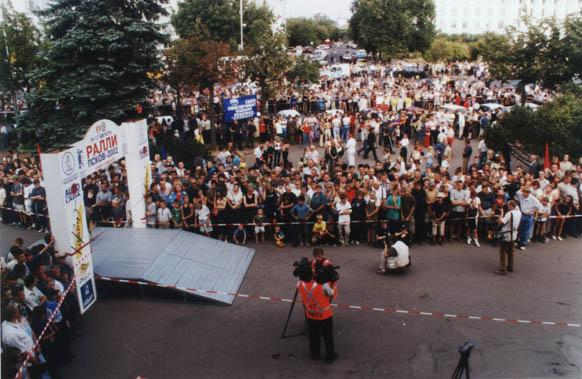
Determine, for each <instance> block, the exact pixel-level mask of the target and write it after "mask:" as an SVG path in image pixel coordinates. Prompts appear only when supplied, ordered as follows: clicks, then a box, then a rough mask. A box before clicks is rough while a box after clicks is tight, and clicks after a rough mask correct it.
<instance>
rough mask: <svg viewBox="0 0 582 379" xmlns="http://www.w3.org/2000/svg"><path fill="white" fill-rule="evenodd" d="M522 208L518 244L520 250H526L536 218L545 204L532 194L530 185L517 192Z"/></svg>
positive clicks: (516, 196) (517, 198)
mask: <svg viewBox="0 0 582 379" xmlns="http://www.w3.org/2000/svg"><path fill="white" fill-rule="evenodd" d="M515 199H516V200H517V201H518V202H519V208H520V210H521V223H520V224H519V239H518V241H517V245H518V246H519V249H520V250H525V247H526V246H527V244H528V243H529V240H530V239H531V236H532V233H533V226H534V219H535V217H536V214H537V212H538V210H540V209H541V208H542V207H543V206H542V204H541V203H540V201H539V200H538V199H536V197H535V196H532V195H531V194H530V189H529V187H524V188H522V189H521V191H518V192H517V193H516V194H515Z"/></svg>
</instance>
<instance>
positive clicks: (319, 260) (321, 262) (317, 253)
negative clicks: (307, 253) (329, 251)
mask: <svg viewBox="0 0 582 379" xmlns="http://www.w3.org/2000/svg"><path fill="white" fill-rule="evenodd" d="M319 266H332V263H331V261H330V260H329V259H327V258H326V257H325V255H323V249H320V248H318V247H316V248H315V249H313V260H312V261H311V268H312V269H313V274H314V275H315V271H316V270H317V267H319Z"/></svg>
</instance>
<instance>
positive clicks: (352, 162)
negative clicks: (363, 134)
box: [346, 134, 356, 167]
mask: <svg viewBox="0 0 582 379" xmlns="http://www.w3.org/2000/svg"><path fill="white" fill-rule="evenodd" d="M346 151H347V153H348V167H349V166H354V167H356V139H355V138H354V136H353V135H351V134H350V138H349V139H348V142H347V143H346Z"/></svg>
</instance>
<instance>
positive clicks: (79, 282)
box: [40, 146, 97, 313]
mask: <svg viewBox="0 0 582 379" xmlns="http://www.w3.org/2000/svg"><path fill="white" fill-rule="evenodd" d="M40 158H41V162H42V168H43V176H44V179H45V183H44V185H45V189H46V194H47V204H48V210H49V216H50V220H51V231H52V233H53V235H54V237H55V249H56V250H57V251H59V252H67V253H69V254H71V253H73V252H75V254H72V255H71V256H69V257H68V258H67V262H68V263H69V264H70V265H71V267H73V270H74V273H75V281H76V290H77V298H78V299H79V306H80V308H81V313H84V312H85V311H86V310H87V309H89V307H90V306H91V305H92V304H93V303H95V301H96V300H97V291H96V288H95V279H94V276H93V259H92V257H91V247H90V246H89V241H90V239H91V236H90V235H89V230H88V228H87V218H86V215H85V205H84V203H83V189H82V186H81V179H82V176H81V171H80V161H79V159H78V155H77V147H76V146H74V147H71V148H70V149H68V150H65V151H62V152H60V153H58V154H41V157H40ZM82 246H84V247H83V248H81V247H82ZM77 250H79V251H77Z"/></svg>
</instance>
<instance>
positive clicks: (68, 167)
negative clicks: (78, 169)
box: [61, 151, 75, 177]
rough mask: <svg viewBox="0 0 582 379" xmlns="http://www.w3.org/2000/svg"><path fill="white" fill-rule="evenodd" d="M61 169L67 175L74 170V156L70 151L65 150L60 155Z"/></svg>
mask: <svg viewBox="0 0 582 379" xmlns="http://www.w3.org/2000/svg"><path fill="white" fill-rule="evenodd" d="M61 170H63V174H65V176H67V177H68V176H71V175H72V174H73V172H75V156H74V155H73V153H71V152H70V151H67V152H66V153H64V154H63V156H62V157H61Z"/></svg>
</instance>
